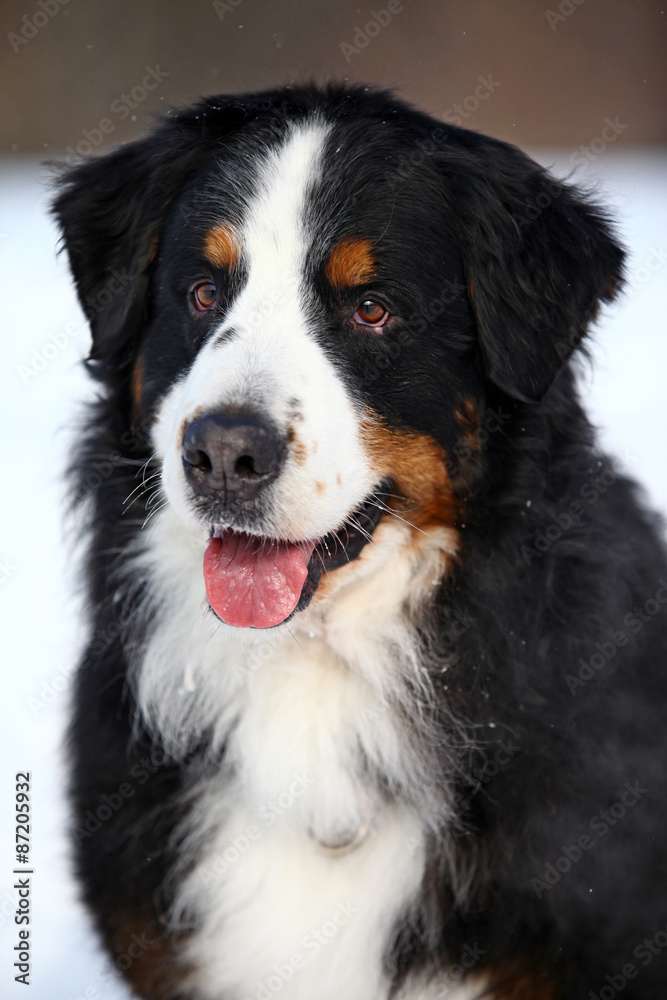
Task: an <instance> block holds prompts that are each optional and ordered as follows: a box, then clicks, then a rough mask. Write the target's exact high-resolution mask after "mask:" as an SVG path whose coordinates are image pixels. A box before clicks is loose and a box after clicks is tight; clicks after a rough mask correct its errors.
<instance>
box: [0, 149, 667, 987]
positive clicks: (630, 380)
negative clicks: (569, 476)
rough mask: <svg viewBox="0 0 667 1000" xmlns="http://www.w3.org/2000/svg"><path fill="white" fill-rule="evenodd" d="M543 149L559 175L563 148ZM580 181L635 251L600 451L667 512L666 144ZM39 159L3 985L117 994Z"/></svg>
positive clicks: (12, 450)
mask: <svg viewBox="0 0 667 1000" xmlns="http://www.w3.org/2000/svg"><path fill="white" fill-rule="evenodd" d="M538 158H539V159H540V160H541V161H542V162H544V163H545V164H548V165H554V167H555V169H556V171H557V172H558V173H559V175H560V176H564V175H565V174H566V173H568V172H569V170H570V169H571V162H570V154H569V153H568V152H554V154H553V156H550V155H547V154H545V153H544V151H542V152H541V153H540V154H538ZM578 176H579V178H580V179H581V178H583V179H588V180H593V181H595V182H596V183H599V184H600V197H601V198H603V200H605V201H606V202H607V203H608V204H609V205H611V206H613V208H614V211H615V213H616V214H617V215H618V218H619V222H620V231H621V233H622V234H623V236H624V238H625V240H626V242H627V243H628V245H629V247H630V248H631V251H632V258H631V262H630V275H631V281H630V287H629V289H628V292H627V294H626V296H625V298H624V299H623V300H622V301H621V302H620V303H619V304H618V305H616V306H615V307H614V308H613V309H612V310H610V311H608V313H607V315H605V317H604V318H603V321H602V322H601V324H600V326H599V330H598V333H597V337H596V339H597V343H598V347H597V349H596V361H597V365H596V374H595V377H594V379H593V380H592V381H590V380H589V381H588V382H587V388H586V393H587V396H588V398H589V403H590V409H591V411H592V413H593V415H594V417H595V420H596V421H597V423H598V425H599V426H600V428H601V431H602V438H603V441H604V444H605V446H606V447H607V448H608V449H609V450H611V451H613V452H614V453H616V454H617V455H621V456H622V457H623V460H624V463H625V465H626V467H627V468H628V469H629V470H631V471H632V472H633V473H634V474H636V476H637V477H638V478H640V479H641V480H642V481H643V482H644V483H645V484H646V486H647V487H648V490H649V494H650V495H651V497H652V500H653V502H654V504H655V505H656V506H658V507H659V508H660V509H661V510H662V511H663V512H667V463H665V452H666V449H665V437H666V431H667V401H666V399H665V389H664V385H665V377H666V372H667V338H666V337H665V330H664V317H665V315H666V314H667V288H666V286H667V183H666V180H667V151H663V152H662V153H660V152H655V151H653V152H646V153H625V154H622V155H621V154H616V153H615V152H614V150H609V151H607V152H605V153H604V154H602V155H601V156H599V157H598V158H597V160H596V161H595V162H594V163H593V164H592V165H591V166H590V167H589V168H588V170H587V171H586V172H584V173H581V172H580V173H579V175H578ZM43 184H44V173H43V171H42V170H41V168H40V167H39V165H38V164H37V162H35V161H31V160H24V161H21V160H19V159H12V160H11V161H7V162H5V163H2V162H1V161H0V303H1V306H0V311H1V312H2V313H4V318H3V322H2V328H1V334H0V335H1V336H2V345H1V346H0V351H1V352H2V355H1V356H2V358H3V359H4V362H3V365H2V373H3V388H2V392H1V393H0V408H1V410H2V413H1V426H2V438H3V441H4V443H5V454H4V456H3V459H2V471H3V480H4V487H3V489H2V491H1V492H0V524H1V525H2V533H1V538H2V540H1V542H0V616H1V625H0V628H1V632H0V635H2V640H3V645H2V654H3V656H2V659H3V679H2V690H3V697H2V698H1V699H0V704H1V706H2V725H1V729H0V733H1V737H0V739H1V741H2V743H1V757H0V760H1V761H2V771H1V774H0V834H1V835H0V845H1V846H0V995H1V996H2V997H6V998H7V1000H10V998H14V997H21V998H24V997H26V996H29V997H30V1000H83V998H85V1000H119V998H122V997H127V995H128V994H127V992H126V990H125V989H124V987H123V986H122V985H121V984H113V983H112V984H111V985H109V979H108V976H104V978H103V974H104V973H105V971H106V968H107V967H106V965H105V963H104V960H103V958H102V957H101V955H100V952H99V950H98V948H97V946H96V944H95V942H94V940H93V938H92V935H91V934H90V931H89V927H88V923H87V920H86V918H85V916H84V914H83V912H82V910H81V907H80V905H79V904H78V902H77V899H76V889H75V887H74V885H73V883H72V880H71V878H70V875H69V866H68V860H67V841H66V837H65V834H64V829H65V815H66V814H65V809H64V804H63V763H62V752H61V736H62V731H63V725H64V719H65V710H66V705H67V690H66V688H67V679H68V677H69V675H70V673H71V670H72V665H73V663H74V662H75V659H76V649H77V645H78V642H79V640H80V631H79V629H78V627H77V625H76V622H75V611H74V609H75V601H74V599H73V597H72V591H71V585H70V582H69V580H68V573H67V566H68V557H67V553H66V551H65V549H64V547H63V544H62V541H61V509H62V504H61V486H60V480H59V477H60V473H61V469H62V466H63V462H64V454H65V446H66V442H67V437H68V426H71V425H72V421H73V416H72V415H73V413H74V412H75V409H74V402H75V400H77V399H80V398H81V397H82V396H83V395H84V394H85V393H86V391H87V388H86V384H85V380H84V378H83V375H82V372H81V370H80V366H79V364H78V362H79V360H80V359H81V358H82V357H83V356H84V354H85V352H86V349H87V343H88V337H87V332H86V326H85V323H84V321H83V317H82V314H81V313H80V311H79V309H78V307H77V304H76V302H75V298H74V293H73V291H72V287H71V284H70V281H69V277H68V273H67V267H66V263H65V259H64V257H61V258H59V259H56V256H55V244H56V233H55V230H54V228H53V226H52V224H51V222H50V221H49V220H48V218H47V216H46V213H45V205H46V202H47V192H46V191H45V190H44V187H43ZM54 344H55V346H54ZM25 770H29V771H30V772H31V775H32V801H31V807H32V824H31V835H32V858H33V862H34V869H35V874H34V875H33V876H32V885H33V895H32V924H31V928H32V937H31V942H32V950H33V964H32V988H31V990H30V992H29V993H27V992H26V991H25V988H24V987H23V986H21V985H19V984H17V983H15V982H14V980H13V977H14V974H15V973H14V970H13V968H12V963H13V962H14V957H13V955H14V953H13V951H12V949H13V946H14V944H15V943H16V942H17V935H16V930H17V928H16V927H15V925H14V917H13V913H14V909H15V906H16V899H15V895H14V893H13V890H12V883H13V876H12V869H13V868H14V867H15V864H14V853H13V850H12V844H13V840H14V824H13V790H14V776H15V774H16V772H18V771H25Z"/></svg>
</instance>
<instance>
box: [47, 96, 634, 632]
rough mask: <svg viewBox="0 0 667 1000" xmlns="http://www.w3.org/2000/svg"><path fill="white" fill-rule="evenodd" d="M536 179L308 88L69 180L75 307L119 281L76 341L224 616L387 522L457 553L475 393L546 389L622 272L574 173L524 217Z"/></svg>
mask: <svg viewBox="0 0 667 1000" xmlns="http://www.w3.org/2000/svg"><path fill="white" fill-rule="evenodd" d="M436 133H437V140H436V141H434V139H433V136H434V135H436ZM545 183H546V182H545V177H544V175H543V173H542V172H541V171H540V169H539V168H538V167H537V166H536V165H534V164H532V163H531V162H530V161H529V160H527V159H526V158H525V157H523V156H522V155H521V154H519V153H518V152H517V151H515V150H513V149H512V148H511V147H506V146H504V145H503V144H500V143H493V142H492V141H491V140H484V139H482V138H481V137H476V136H473V135H472V134H471V133H464V132H462V131H461V130H458V129H453V128H445V127H443V126H439V125H438V124H437V123H435V122H432V121H431V120H430V119H427V118H425V117H424V116H420V115H418V114H417V113H416V112H413V111H411V110H410V109H407V108H405V107H403V106H402V105H397V104H395V103H392V102H391V101H390V100H388V99H387V98H386V97H385V96H383V95H367V94H364V93H363V92H359V91H353V92H345V91H332V92H329V93H327V94H322V93H318V92H317V91H314V90H310V89H308V90H305V91H303V92H302V93H301V94H300V95H299V94H296V93H295V94H293V95H286V94H285V93H282V94H281V93H278V94H273V95H259V97H254V98H248V99H245V102H244V101H243V100H240V101H238V102H234V101H232V100H230V99H221V100H219V101H213V100H212V101H210V102H208V103H206V104H205V105H204V106H202V107H200V108H199V109H196V111H193V112H191V113H184V114H181V115H180V116H179V117H178V118H177V119H175V120H174V121H173V122H171V121H170V122H167V123H165V124H164V125H163V126H162V128H161V130H158V131H156V133H154V135H153V136H152V137H149V138H148V139H146V140H142V141H141V142H139V143H137V144H135V145H134V146H131V147H127V148H126V149H125V150H120V151H119V152H118V153H116V154H113V155H112V156H111V157H108V158H106V159H102V160H99V161H93V162H91V163H89V164H87V165H84V166H83V167H80V168H78V169H77V170H75V171H74V172H73V174H72V175H71V177H70V181H69V187H68V189H67V190H66V191H65V192H64V194H62V195H61V197H60V199H59V201H58V204H57V211H58V213H59V216H60V219H61V222H62V225H63V228H64V231H65V237H66V240H67V243H68V248H69V251H70V259H71V261H72V267H73V270H74V274H75V277H76V279H77V284H78V287H79V292H80V295H81V298H82V300H83V301H84V302H86V301H88V302H90V301H93V302H95V303H96V302H97V301H98V299H99V289H100V287H103V283H104V280H105V278H107V277H108V273H109V271H110V270H113V268H114V267H116V268H117V267H119V266H124V267H126V268H127V269H128V270H129V271H130V273H131V275H132V284H131V287H130V289H129V290H127V292H126V293H125V294H124V295H123V296H122V297H121V296H118V298H119V299H120V301H118V300H117V301H112V302H111V304H110V305H109V306H108V308H97V307H95V308H94V309H93V310H92V312H93V315H92V326H93V333H94V348H93V357H95V358H96V359H98V368H99V369H100V372H101V374H102V377H105V372H106V374H107V381H109V382H110V383H113V384H114V385H115V387H116V391H117V392H119V393H120V394H121V395H124V399H125V406H126V409H127V410H128V418H129V416H130V413H131V415H132V417H131V418H132V419H133V420H134V422H135V423H136V422H138V421H143V422H144V423H145V424H146V425H147V426H149V427H150V434H151V438H152V446H153V448H154V449H155V451H156V453H157V456H158V457H159V459H160V461H161V467H162V484H163V490H164V495H165V498H166V500H167V501H168V503H169V505H170V506H171V508H172V509H173V511H174V512H175V514H176V515H177V516H178V518H179V519H180V522H181V523H182V525H183V528H184V529H185V530H188V531H192V532H195V533H199V534H200V535H201V534H204V535H210V536H211V538H210V541H209V542H208V546H207V549H206V553H205V556H204V566H203V571H204V578H205V582H206V591H207V596H208V600H209V602H210V604H211V606H212V607H213V609H214V611H215V612H216V613H217V614H218V615H219V617H220V618H222V619H223V620H224V621H226V622H228V623H229V624H232V625H236V626H241V627H247V626H252V627H269V626H272V625H276V624H278V623H280V622H282V621H284V620H286V619H287V618H289V617H290V616H291V614H292V613H293V612H294V611H295V609H296V610H297V611H300V610H302V609H303V608H304V607H305V606H306V605H307V604H308V602H309V601H310V600H311V599H312V598H313V595H315V594H316V593H317V591H318V585H319V583H320V579H321V577H322V574H323V573H325V574H326V588H324V587H323V588H321V589H322V590H324V589H327V592H331V588H332V587H333V588H334V589H335V586H336V582H335V581H336V579H337V577H338V578H341V579H342V578H343V577H344V574H345V573H346V572H348V569H347V568H348V566H349V564H350V563H353V562H355V561H356V560H358V559H361V558H363V555H364V550H365V546H366V544H367V543H368V542H369V541H370V539H371V538H372V537H373V535H374V533H375V542H376V544H378V545H382V544H387V545H390V544H393V541H392V539H391V537H390V535H391V531H390V529H389V528H388V527H387V522H389V521H391V520H394V519H395V520H396V521H397V522H399V523H400V524H401V525H404V524H405V523H406V521H407V522H409V524H410V525H411V526H412V529H411V530H412V531H413V533H415V534H416V533H424V532H426V533H427V534H429V533H431V532H433V531H437V530H446V531H447V532H449V538H450V539H451V540H452V541H451V548H452V551H453V550H454V549H455V547H456V542H455V541H454V540H453V539H454V534H453V532H455V530H456V526H457V524H458V522H460V520H462V518H463V515H464V511H465V504H466V501H467V498H468V495H469V492H470V489H471V483H472V481H473V480H475V479H476V477H477V476H478V475H479V465H480V462H481V457H480V455H479V451H480V441H479V440H478V439H477V438H476V436H475V431H476V427H477V426H479V423H480V421H481V420H482V418H483V414H484V410H485V407H486V406H487V405H488V404H489V401H490V399H492V398H493V399H498V398H502V395H503V394H505V395H506V396H508V397H510V398H511V399H512V400H513V401H516V400H522V401H524V402H526V401H528V402H533V403H534V402H536V401H538V400H539V398H540V397H541V396H542V394H543V393H544V392H545V391H546V389H547V388H548V385H549V384H550V382H551V381H552V379H553V378H554V377H555V375H556V374H557V372H558V370H559V368H560V367H561V366H562V364H563V363H564V362H565V361H566V360H567V358H568V357H569V355H570V354H571V353H572V351H573V350H574V348H575V347H576V346H577V344H578V342H579V340H580V338H581V336H582V334H583V332H584V329H585V326H586V323H587V321H588V319H589V317H590V316H591V314H592V313H593V312H594V309H595V307H596V303H597V301H598V299H600V298H603V297H604V296H605V295H608V294H609V293H610V288H611V283H613V281H614V279H615V278H617V277H618V274H619V270H620V264H621V257H620V251H619V250H618V248H617V247H615V245H614V244H613V242H612V241H611V239H610V238H609V236H608V234H607V232H606V230H605V227H604V224H603V222H602V221H601V220H600V219H599V218H598V217H597V216H596V215H595V213H594V212H593V211H592V210H590V209H588V208H587V207H586V206H584V205H583V204H582V203H581V202H579V201H578V200H576V199H575V198H574V197H573V196H572V194H571V193H570V192H569V191H568V190H567V189H566V188H564V187H561V186H560V185H557V184H555V182H550V191H551V194H550V199H551V201H550V204H549V205H548V207H547V208H546V209H540V210H539V211H538V215H537V218H531V216H530V208H531V197H534V195H535V193H536V192H538V191H540V190H541V186H544V185H545ZM522 209H523V210H524V211H523V214H521V210H522ZM582 255H584V256H587V257H588V258H589V260H590V262H591V264H590V265H589V267H588V268H587V269H585V270H584V269H581V268H580V266H579V263H580V259H581V256H582ZM96 293H97V294H98V299H95V298H94V296H95V294H96ZM381 521H382V529H383V530H378V531H377V532H376V529H378V525H379V524H380V522H381ZM402 538H403V542H404V544H412V540H411V539H410V538H409V534H408V535H406V534H405V533H404V534H403V536H402ZM332 581H333V582H332Z"/></svg>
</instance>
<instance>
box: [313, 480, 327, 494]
mask: <svg viewBox="0 0 667 1000" xmlns="http://www.w3.org/2000/svg"><path fill="white" fill-rule="evenodd" d="M315 492H316V493H318V494H319V496H322V495H323V494H324V492H325V490H324V483H318V482H317V480H315Z"/></svg>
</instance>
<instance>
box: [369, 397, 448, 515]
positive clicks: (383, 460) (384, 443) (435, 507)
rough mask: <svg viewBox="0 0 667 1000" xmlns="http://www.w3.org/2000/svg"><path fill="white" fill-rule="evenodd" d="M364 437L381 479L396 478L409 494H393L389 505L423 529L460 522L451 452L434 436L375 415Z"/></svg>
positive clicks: (399, 490)
mask: <svg viewBox="0 0 667 1000" xmlns="http://www.w3.org/2000/svg"><path fill="white" fill-rule="evenodd" d="M361 436H362V440H363V442H364V445H365V448H366V453H367V455H368V459H369V462H370V464H371V467H372V468H373V470H374V472H375V475H376V477H377V479H378V480H379V479H385V478H390V479H392V480H393V482H394V483H395V484H396V492H397V493H399V494H400V496H401V497H405V500H404V501H401V500H400V499H394V498H393V497H391V498H389V499H388V502H387V506H389V507H392V508H393V509H395V510H396V511H397V513H399V514H400V516H401V517H404V518H405V520H406V521H407V522H408V523H409V524H411V525H412V526H413V527H414V528H417V529H421V530H422V531H425V530H427V528H428V527H429V526H431V527H435V526H444V527H454V526H455V525H456V523H457V522H458V521H459V520H460V516H461V501H460V500H459V498H458V497H457V496H456V495H455V493H454V490H453V487H452V483H451V480H450V478H449V475H448V473H447V464H448V461H447V455H446V454H445V452H444V451H443V449H442V448H441V447H440V445H439V444H438V443H437V442H436V441H434V440H433V438H432V437H429V435H428V434H419V433H417V432H416V431H409V430H399V429H397V428H393V427H392V428H389V427H386V426H385V425H384V424H383V423H382V422H381V421H380V420H379V418H377V417H375V416H374V415H372V414H369V415H368V417H367V419H366V420H365V421H364V423H363V424H362V430H361Z"/></svg>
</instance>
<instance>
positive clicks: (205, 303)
mask: <svg viewBox="0 0 667 1000" xmlns="http://www.w3.org/2000/svg"><path fill="white" fill-rule="evenodd" d="M190 295H191V296H192V302H193V305H194V307H195V309H196V310H197V311H198V312H208V311H209V310H210V309H213V308H214V307H215V303H216V290H215V285H214V284H213V282H212V281H200V282H199V283H198V284H196V285H194V286H193V288H191V290H190Z"/></svg>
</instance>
